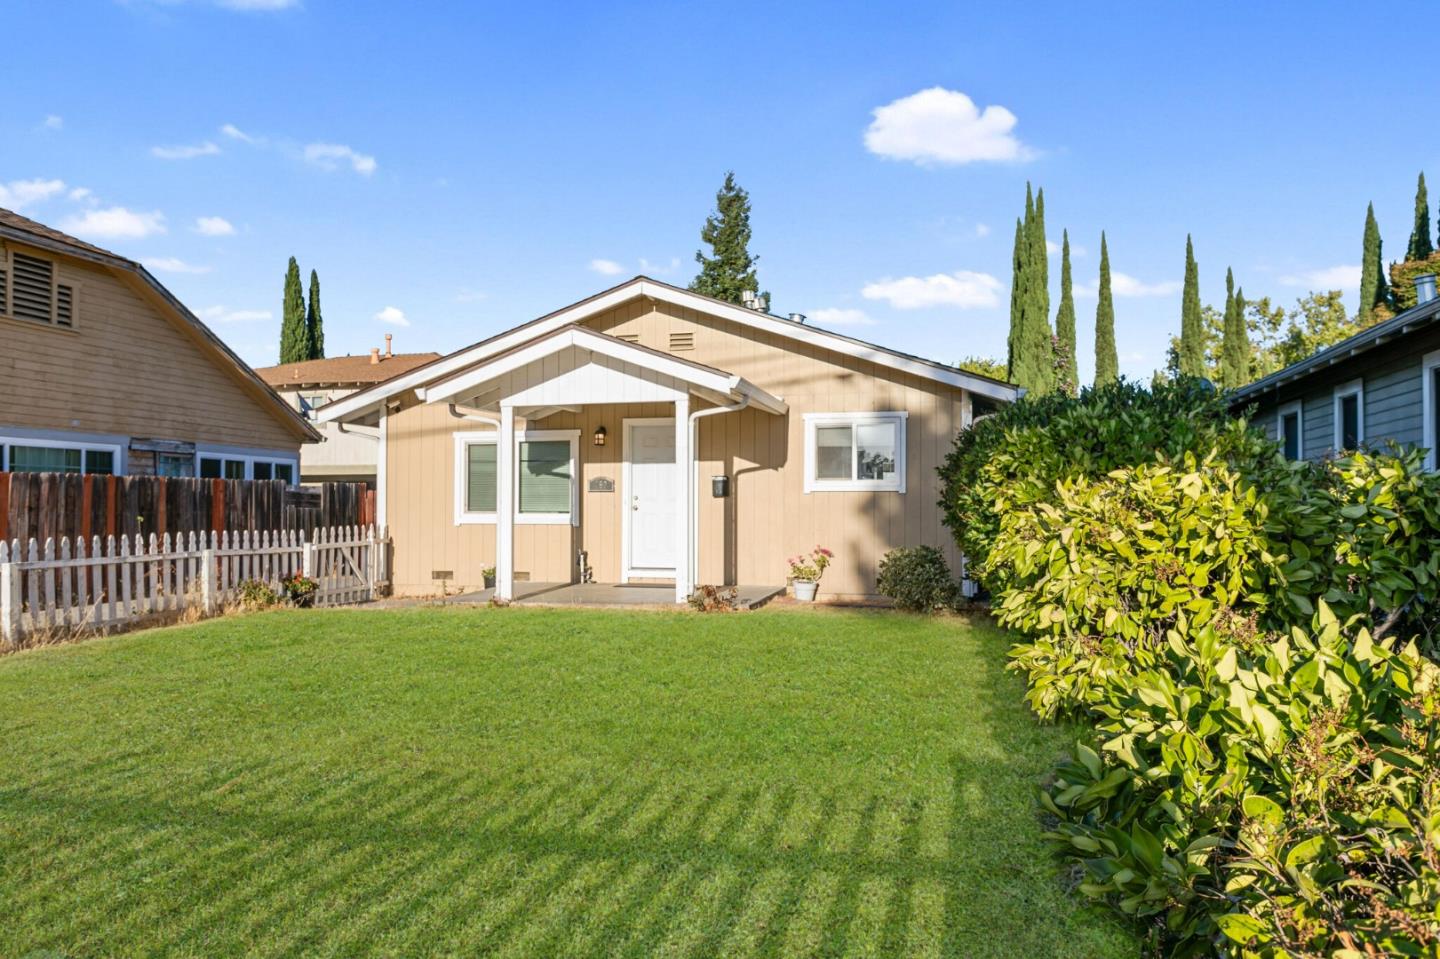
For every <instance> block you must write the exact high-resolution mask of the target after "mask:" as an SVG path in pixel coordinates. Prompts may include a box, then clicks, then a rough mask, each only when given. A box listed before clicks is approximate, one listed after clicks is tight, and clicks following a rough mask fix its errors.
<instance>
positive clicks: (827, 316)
mask: <svg viewBox="0 0 1440 959" xmlns="http://www.w3.org/2000/svg"><path fill="white" fill-rule="evenodd" d="M809 318H810V319H811V320H812V321H814V322H815V323H816V324H817V325H819V326H874V325H875V321H874V320H872V319H871V318H870V317H869V316H867V315H866V314H865V311H864V310H857V309H854V308H847V307H841V306H827V307H824V308H822V309H818V310H815V311H814V312H812V313H811V314H810V317H809Z"/></svg>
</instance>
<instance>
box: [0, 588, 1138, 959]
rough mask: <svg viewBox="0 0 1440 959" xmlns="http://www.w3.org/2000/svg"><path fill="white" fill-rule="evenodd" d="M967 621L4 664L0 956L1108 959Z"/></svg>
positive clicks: (808, 621)
mask: <svg viewBox="0 0 1440 959" xmlns="http://www.w3.org/2000/svg"><path fill="white" fill-rule="evenodd" d="M1006 645H1007V643H1006V639H1005V637H1004V635H1003V634H1001V633H999V632H998V631H996V630H995V629H994V628H993V627H990V626H989V625H987V624H985V623H984V622H983V621H976V622H973V623H967V622H966V621H964V620H956V619H950V620H925V619H917V618H912V617H907V616H902V615H897V614H893V613H883V612H839V611H814V612H810V611H798V610H793V609H777V610H773V611H761V612H758V613H753V614H744V615H733V616H725V615H712V616H697V615H693V614H678V613H677V614H671V613H658V612H597V611H551V610H537V609H530V610H521V609H508V610H435V609H409V610H401V611H389V612H380V611H369V610H352V611H334V612H277V613H268V614H261V615H255V616H250V617H242V618H231V619H224V620H217V621H213V622H210V623H206V624H202V625H199V626H189V627H178V628H174V629H165V630H155V631H151V632H148V633H138V634H134V635H131V636H127V637H119V638H114V639H105V640H97V641H93V642H89V643H85V644H79V645H72V646H67V647H57V648H52V649H47V650H40V651H36V652H28V653H22V654H19V655H15V656H10V657H6V658H4V659H0V955H4V956H26V955H28V954H31V953H32V952H33V953H34V954H35V955H36V956H37V957H38V956H45V957H47V959H48V957H52V956H84V955H107V956H108V955H189V956H206V957H210V956H222V955H242V954H243V955H259V956H279V955H287V956H288V955H318V956H351V955H358V954H376V955H394V956H422V955H450V954H459V955H478V954H485V955H490V954H494V955H512V956H575V955H594V956H612V955H615V956H634V957H648V956H681V955H684V956H710V955H735V956H811V955H817V956H840V955H862V956H872V955H873V956H880V955H905V956H912V955H913V956H966V957H970V956H1015V957H1026V959H1029V957H1041V956H1044V957H1050V956H1076V957H1095V956H1111V955H1115V956H1121V955H1130V956H1133V955H1135V954H1136V946H1135V942H1134V940H1133V939H1132V938H1131V937H1130V936H1129V934H1128V933H1126V932H1125V931H1124V930H1122V929H1119V928H1117V927H1116V926H1114V925H1113V924H1111V923H1110V921H1109V920H1108V919H1106V918H1105V917H1103V916H1101V915H1099V914H1097V913H1095V912H1092V911H1087V910H1085V909H1084V908H1082V907H1081V906H1079V905H1078V904H1077V903H1076V902H1075V901H1074V900H1072V899H1071V898H1070V897H1069V896H1068V895H1067V894H1066V893H1065V892H1064V890H1063V888H1062V886H1061V883H1060V880H1059V877H1058V875H1057V872H1056V869H1055V866H1054V864H1053V862H1052V860H1050V859H1049V858H1048V856H1047V854H1046V851H1045V849H1044V846H1043V844H1042V843H1041V841H1040V840H1039V831H1040V828H1039V826H1038V824H1037V822H1036V818H1035V805H1034V790H1035V783H1036V781H1037V778H1038V777H1039V776H1040V775H1041V774H1042V773H1043V772H1044V770H1045V768H1046V767H1047V765H1048V764H1049V762H1050V761H1051V760H1052V759H1053V758H1054V757H1055V756H1056V754H1057V753H1059V752H1060V751H1062V750H1063V749H1064V748H1065V746H1066V741H1067V736H1066V735H1065V733H1064V732H1063V731H1060V730H1056V729H1053V728H1048V729H1047V728H1045V727H1042V726H1040V725H1038V724H1037V723H1036V722H1035V721H1034V720H1033V719H1032V718H1031V717H1030V716H1029V714H1028V713H1026V712H1025V710H1024V708H1023V706H1022V705H1021V690H1020V688H1019V686H1018V684H1017V682H1016V681H1015V680H1014V679H1013V678H1012V677H1010V676H1008V675H1005V674H1004V672H1003V663H1004V651H1005V647H1006Z"/></svg>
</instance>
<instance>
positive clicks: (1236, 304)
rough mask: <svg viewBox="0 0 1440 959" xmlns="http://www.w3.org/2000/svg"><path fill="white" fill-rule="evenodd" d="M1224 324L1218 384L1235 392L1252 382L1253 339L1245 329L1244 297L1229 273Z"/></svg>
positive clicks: (1226, 282)
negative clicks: (1251, 341) (1251, 340)
mask: <svg viewBox="0 0 1440 959" xmlns="http://www.w3.org/2000/svg"><path fill="white" fill-rule="evenodd" d="M1224 322H1225V329H1224V332H1223V334H1222V339H1221V344H1220V376H1219V379H1218V380H1217V382H1219V383H1220V384H1221V385H1222V386H1224V387H1225V388H1227V389H1232V390H1233V389H1238V388H1239V387H1241V386H1244V385H1245V384H1246V383H1248V382H1249V381H1250V336H1249V333H1248V331H1247V330H1246V329H1245V294H1244V293H1243V292H1237V291H1236V290H1235V274H1234V271H1232V270H1228V269H1227V270H1226V271H1225V321H1224Z"/></svg>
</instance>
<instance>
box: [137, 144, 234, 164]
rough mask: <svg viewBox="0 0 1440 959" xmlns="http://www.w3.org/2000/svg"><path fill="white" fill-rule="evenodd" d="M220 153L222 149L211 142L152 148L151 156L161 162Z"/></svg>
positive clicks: (191, 158)
mask: <svg viewBox="0 0 1440 959" xmlns="http://www.w3.org/2000/svg"><path fill="white" fill-rule="evenodd" d="M219 152H220V148H219V147H218V146H216V145H215V144H214V143H211V142H210V141H209V140H206V141H205V142H204V143H197V144H193V145H189V144H182V145H180V146H173V147H151V148H150V155H151V156H153V157H155V158H156V159H160V160H193V159H195V158H196V157H209V156H214V155H215V154H217V153H219Z"/></svg>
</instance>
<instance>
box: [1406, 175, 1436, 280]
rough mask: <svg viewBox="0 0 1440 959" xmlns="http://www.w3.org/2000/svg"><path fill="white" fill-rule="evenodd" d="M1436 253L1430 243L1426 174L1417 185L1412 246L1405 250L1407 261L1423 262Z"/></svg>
mask: <svg viewBox="0 0 1440 959" xmlns="http://www.w3.org/2000/svg"><path fill="white" fill-rule="evenodd" d="M1434 252H1435V246H1434V244H1433V243H1431V242H1430V195H1429V194H1428V193H1427V192H1426V191H1425V173H1424V172H1423V171H1422V172H1421V173H1420V181H1419V182H1418V183H1416V184H1415V225H1414V226H1412V227H1411V228H1410V245H1409V246H1408V247H1406V249H1405V259H1406V261H1407V262H1408V261H1413V260H1423V259H1425V258H1426V257H1428V256H1429V255H1430V254H1431V253H1434Z"/></svg>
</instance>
